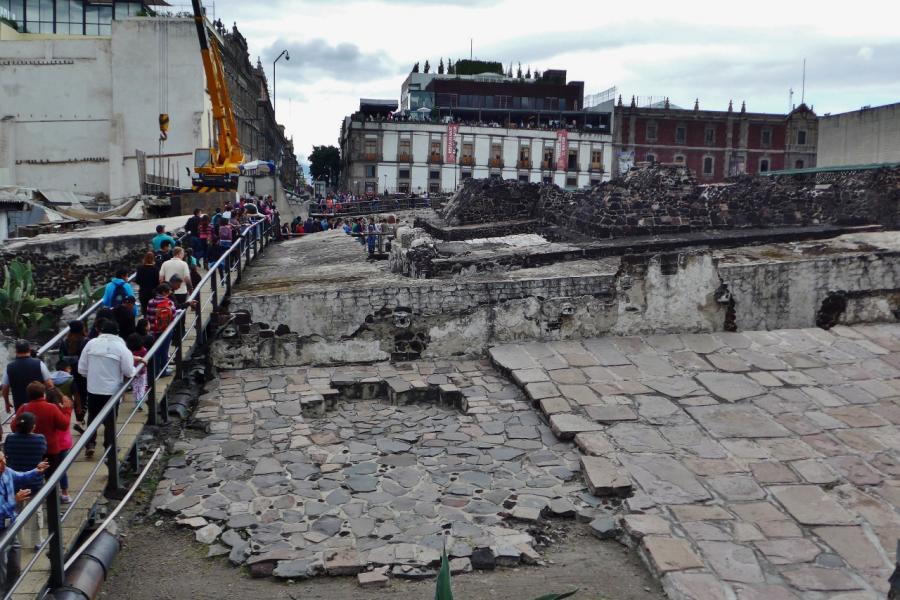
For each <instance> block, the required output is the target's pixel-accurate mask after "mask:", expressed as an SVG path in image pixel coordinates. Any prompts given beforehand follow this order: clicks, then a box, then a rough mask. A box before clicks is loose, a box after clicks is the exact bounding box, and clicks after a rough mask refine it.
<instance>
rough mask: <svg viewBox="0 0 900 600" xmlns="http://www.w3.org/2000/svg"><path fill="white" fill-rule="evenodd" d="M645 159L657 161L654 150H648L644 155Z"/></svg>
mask: <svg viewBox="0 0 900 600" xmlns="http://www.w3.org/2000/svg"><path fill="white" fill-rule="evenodd" d="M644 160H646V161H647V162H651V163H652V162H656V155H655V154H653V153H652V152H648V153H647V154H646V155H645V156H644Z"/></svg>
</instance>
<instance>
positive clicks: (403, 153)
mask: <svg viewBox="0 0 900 600" xmlns="http://www.w3.org/2000/svg"><path fill="white" fill-rule="evenodd" d="M397 154H398V155H399V156H400V160H409V140H400V146H399V148H398V150H397Z"/></svg>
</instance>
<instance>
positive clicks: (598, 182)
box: [591, 178, 602, 187]
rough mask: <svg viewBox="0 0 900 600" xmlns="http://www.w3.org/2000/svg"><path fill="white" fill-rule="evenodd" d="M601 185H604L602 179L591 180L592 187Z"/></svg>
mask: <svg viewBox="0 0 900 600" xmlns="http://www.w3.org/2000/svg"><path fill="white" fill-rule="evenodd" d="M601 183H602V180H600V179H595V178H591V187H594V186H597V185H600V184H601Z"/></svg>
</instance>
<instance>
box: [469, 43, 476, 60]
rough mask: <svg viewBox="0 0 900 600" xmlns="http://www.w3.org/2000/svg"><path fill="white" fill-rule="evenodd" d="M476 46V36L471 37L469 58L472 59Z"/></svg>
mask: <svg viewBox="0 0 900 600" xmlns="http://www.w3.org/2000/svg"><path fill="white" fill-rule="evenodd" d="M474 48H475V38H469V60H472V50H473V49H474Z"/></svg>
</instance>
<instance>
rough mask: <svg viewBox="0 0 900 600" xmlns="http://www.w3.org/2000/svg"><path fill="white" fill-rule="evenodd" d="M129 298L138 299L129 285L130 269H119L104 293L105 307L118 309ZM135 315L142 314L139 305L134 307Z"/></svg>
mask: <svg viewBox="0 0 900 600" xmlns="http://www.w3.org/2000/svg"><path fill="white" fill-rule="evenodd" d="M128 297H132V298H134V297H136V295H135V293H134V289H133V288H132V287H131V284H130V283H128V269H126V268H125V267H119V268H118V269H116V276H115V277H113V278H112V279H111V280H110V281H109V283H107V284H106V290H105V291H104V292H103V306H106V307H107V308H116V307H118V306H121V305H122V304H123V303H124V302H125V299H126V298H128ZM134 314H135V316H137V315H138V314H140V311H139V310H138V307H137V304H135V306H134Z"/></svg>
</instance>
